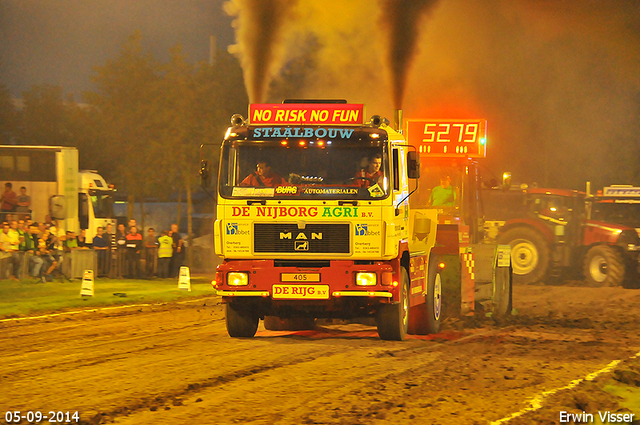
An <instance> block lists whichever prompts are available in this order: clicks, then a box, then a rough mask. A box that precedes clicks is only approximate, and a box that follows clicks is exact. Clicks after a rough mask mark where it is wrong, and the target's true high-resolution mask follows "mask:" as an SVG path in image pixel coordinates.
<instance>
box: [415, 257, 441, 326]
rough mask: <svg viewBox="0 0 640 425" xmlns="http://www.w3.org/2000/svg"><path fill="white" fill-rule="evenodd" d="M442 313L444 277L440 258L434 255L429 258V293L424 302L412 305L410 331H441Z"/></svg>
mask: <svg viewBox="0 0 640 425" xmlns="http://www.w3.org/2000/svg"><path fill="white" fill-rule="evenodd" d="M441 315H442V278H441V276H440V268H439V267H438V258H437V257H435V256H432V257H431V259H430V260H429V270H428V275H427V294H426V295H425V302H424V304H420V305H417V306H414V307H411V310H410V315H409V318H410V319H411V321H410V327H409V329H410V330H409V333H410V334H415V335H430V334H437V333H438V332H440V317H441Z"/></svg>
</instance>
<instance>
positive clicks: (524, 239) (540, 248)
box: [498, 227, 549, 284]
mask: <svg viewBox="0 0 640 425" xmlns="http://www.w3.org/2000/svg"><path fill="white" fill-rule="evenodd" d="M498 243H499V244H504V245H510V246H511V264H512V267H513V281H514V282H515V283H523V284H529V283H535V282H538V281H541V280H544V279H545V278H546V277H547V272H548V270H549V245H547V243H546V242H545V240H544V239H543V238H542V236H541V235H540V233H538V232H537V231H535V230H533V229H529V228H527V227H515V228H513V229H510V230H507V231H506V232H504V233H503V234H502V235H500V236H499V237H498Z"/></svg>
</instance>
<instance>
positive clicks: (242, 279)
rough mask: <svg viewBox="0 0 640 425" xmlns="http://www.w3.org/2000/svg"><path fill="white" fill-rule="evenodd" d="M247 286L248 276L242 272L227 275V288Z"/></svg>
mask: <svg viewBox="0 0 640 425" xmlns="http://www.w3.org/2000/svg"><path fill="white" fill-rule="evenodd" d="M248 284H249V275H248V274H247V273H243V272H230V273H229V274H227V285H229V286H247V285H248Z"/></svg>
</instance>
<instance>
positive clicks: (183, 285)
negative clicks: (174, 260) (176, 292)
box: [178, 266, 191, 292]
mask: <svg viewBox="0 0 640 425" xmlns="http://www.w3.org/2000/svg"><path fill="white" fill-rule="evenodd" d="M178 289H180V290H183V291H189V292H191V276H190V275H189V267H187V266H182V267H180V275H179V276H178Z"/></svg>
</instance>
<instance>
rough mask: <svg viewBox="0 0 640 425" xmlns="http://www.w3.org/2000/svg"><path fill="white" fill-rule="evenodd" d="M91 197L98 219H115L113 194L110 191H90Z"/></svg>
mask: <svg viewBox="0 0 640 425" xmlns="http://www.w3.org/2000/svg"><path fill="white" fill-rule="evenodd" d="M89 197H90V198H91V203H92V204H93V212H94V214H95V217H96V218H113V217H115V214H114V213H113V194H112V192H110V191H104V190H90V191H89Z"/></svg>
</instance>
